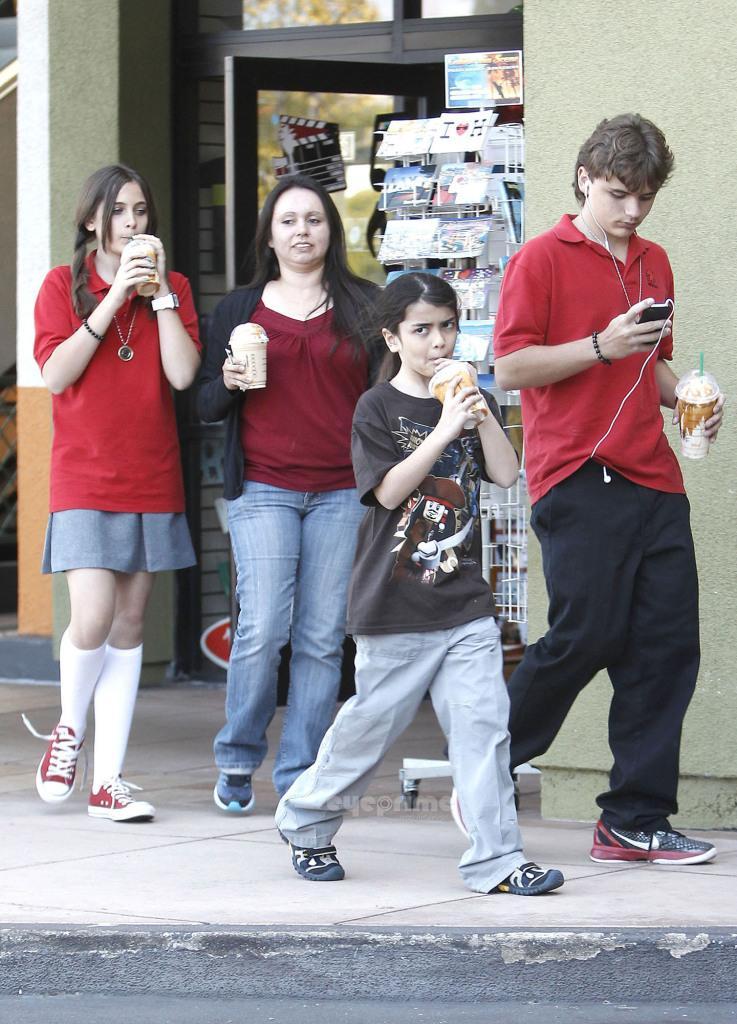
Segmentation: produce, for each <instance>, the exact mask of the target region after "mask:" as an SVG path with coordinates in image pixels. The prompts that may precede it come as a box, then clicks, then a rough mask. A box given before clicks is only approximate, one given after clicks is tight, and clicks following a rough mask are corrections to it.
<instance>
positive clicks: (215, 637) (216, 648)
mask: <svg viewBox="0 0 737 1024" xmlns="http://www.w3.org/2000/svg"><path fill="white" fill-rule="evenodd" d="M230 644H231V632H230V618H229V617H228V618H227V619H218V621H217V622H213V624H212V625H211V626H208V627H207V629H206V630H205V632H204V633H203V634H202V636H201V637H200V650H201V651H202V653H203V654H204V655H205V656H206V657H208V658H209V659H210V661H214V662H215V664H216V665H219V666H220V668H227V667H228V659H229V658H230Z"/></svg>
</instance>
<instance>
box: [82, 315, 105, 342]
mask: <svg viewBox="0 0 737 1024" xmlns="http://www.w3.org/2000/svg"><path fill="white" fill-rule="evenodd" d="M82 326H83V327H84V329H85V330H86V331H89V333H90V334H91V335H92V337H93V338H95V339H96V340H97V341H102V340H103V336H102V334H98V333H97V331H93V330H92V328H91V327H90V325H89V324H88V323H87V317H85V318H84V320H83V321H82Z"/></svg>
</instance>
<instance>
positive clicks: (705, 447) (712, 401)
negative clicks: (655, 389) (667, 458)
mask: <svg viewBox="0 0 737 1024" xmlns="http://www.w3.org/2000/svg"><path fill="white" fill-rule="evenodd" d="M719 395H720V391H719V385H718V384H717V382H716V380H715V379H714V377H713V376H712V375H711V374H710V373H702V372H701V371H700V370H689V372H688V373H685V374H684V375H683V377H681V379H680V380H679V381H678V383H677V384H676V399H677V402H676V409H677V412H678V428H679V430H680V433H681V452H682V454H683V455H684V457H685V458H687V459H703V458H705V457H706V456H707V455H708V454H709V438H708V437H707V436H706V432H705V430H704V424H705V423H706V421H707V420H708V419H710V417H711V416H712V415H713V413H714V406H715V405H716V404H717V401H718V399H719Z"/></svg>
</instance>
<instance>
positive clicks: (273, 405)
mask: <svg viewBox="0 0 737 1024" xmlns="http://www.w3.org/2000/svg"><path fill="white" fill-rule="evenodd" d="M251 322H252V323H256V324H260V325H261V326H262V327H263V329H264V330H265V331H266V333H267V335H268V336H269V343H268V346H267V349H266V369H267V374H266V387H265V388H263V389H259V390H254V391H250V392H248V394H247V396H246V400H245V401H244V402H243V407H242V411H241V445H242V446H243V454H244V460H245V470H244V477H245V479H246V480H255V481H257V482H259V483H263V484H271V485H273V486H274V487H283V488H284V489H285V490H290V491H338V490H341V489H342V488H345V487H355V486H356V484H355V480H354V477H353V468H352V466H351V422H352V419H353V410H354V409H355V406H356V402H357V401H358V399H359V396H360V395H361V394H363V392H364V391H365V390H366V388H367V387H368V360H367V357H366V354H365V352H361V353H360V355H359V357H358V359H356V358H355V356H354V347H353V346H352V345H351V344H350V343H349V342H348V341H345V340H342V341H340V342H339V343H338V345H337V347H335V348H334V346H335V335H334V334H333V329H332V324H333V312H332V310H328V311H327V312H326V313H321V314H320V315H319V316H316V317H313V318H312V319H311V320H307V321H302V320H293V319H292V318H291V317H288V316H284V315H283V314H282V313H276V312H274V310H272V309H267V307H266V306H264V304H263V302H259V304H258V306H256V309H255V310H254V311H253V314H252V316H251ZM333 349H334V351H333Z"/></svg>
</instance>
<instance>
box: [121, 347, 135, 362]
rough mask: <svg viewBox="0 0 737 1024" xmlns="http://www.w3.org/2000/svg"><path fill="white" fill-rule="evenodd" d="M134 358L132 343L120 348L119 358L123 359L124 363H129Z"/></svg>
mask: <svg viewBox="0 0 737 1024" xmlns="http://www.w3.org/2000/svg"><path fill="white" fill-rule="evenodd" d="M132 358H133V349H132V348H131V347H130V345H121V346H120V348H119V349H118V359H122V360H123V362H124V363H129V362H130V361H131V359H132Z"/></svg>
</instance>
